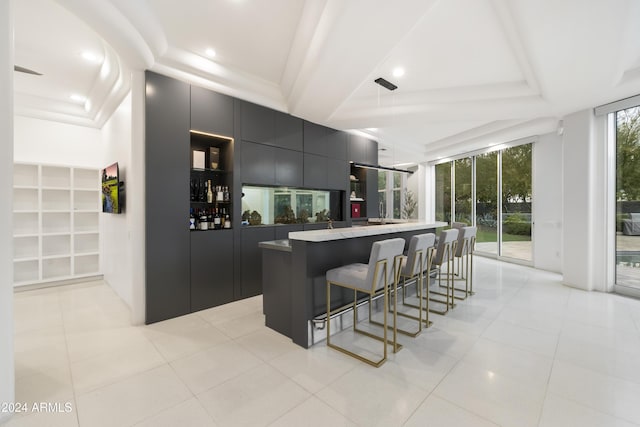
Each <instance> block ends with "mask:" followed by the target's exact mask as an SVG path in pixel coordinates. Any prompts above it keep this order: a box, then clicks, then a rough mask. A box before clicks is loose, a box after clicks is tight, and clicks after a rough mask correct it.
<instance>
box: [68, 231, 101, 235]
mask: <svg viewBox="0 0 640 427" xmlns="http://www.w3.org/2000/svg"><path fill="white" fill-rule="evenodd" d="M73 234H75V235H76V236H85V235H91V234H95V235H97V236H99V235H100V231H98V230H93V231H74V232H73Z"/></svg>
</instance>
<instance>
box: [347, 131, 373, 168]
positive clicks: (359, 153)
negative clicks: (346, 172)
mask: <svg viewBox="0 0 640 427" xmlns="http://www.w3.org/2000/svg"><path fill="white" fill-rule="evenodd" d="M367 141H368V140H367V139H366V138H364V137H362V136H360V135H352V134H349V151H348V156H347V160H350V161H352V162H358V163H368V162H367V160H368V156H367Z"/></svg>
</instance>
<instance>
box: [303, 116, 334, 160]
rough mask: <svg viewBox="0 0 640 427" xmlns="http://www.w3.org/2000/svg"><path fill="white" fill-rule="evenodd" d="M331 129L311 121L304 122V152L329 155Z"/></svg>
mask: <svg viewBox="0 0 640 427" xmlns="http://www.w3.org/2000/svg"><path fill="white" fill-rule="evenodd" d="M328 133H329V129H328V128H326V127H324V126H321V125H317V124H315V123H311V122H307V121H305V122H304V152H305V153H310V154H317V155H319V156H325V157H326V156H327V135H328Z"/></svg>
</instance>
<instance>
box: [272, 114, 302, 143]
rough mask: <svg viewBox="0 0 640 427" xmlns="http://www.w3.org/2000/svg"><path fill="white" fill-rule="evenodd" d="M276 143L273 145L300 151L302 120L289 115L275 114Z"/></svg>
mask: <svg viewBox="0 0 640 427" xmlns="http://www.w3.org/2000/svg"><path fill="white" fill-rule="evenodd" d="M275 116H276V142H275V145H276V146H278V147H280V148H287V149H289V150H296V151H302V150H303V143H302V119H299V118H297V117H293V116H291V115H289V114H285V113H280V112H277V111H276V112H275Z"/></svg>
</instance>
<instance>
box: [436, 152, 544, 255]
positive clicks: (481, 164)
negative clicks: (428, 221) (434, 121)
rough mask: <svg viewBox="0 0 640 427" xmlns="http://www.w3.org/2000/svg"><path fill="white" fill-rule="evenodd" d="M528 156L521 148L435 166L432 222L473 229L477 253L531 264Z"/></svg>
mask: <svg viewBox="0 0 640 427" xmlns="http://www.w3.org/2000/svg"><path fill="white" fill-rule="evenodd" d="M531 152H532V144H525V145H519V146H515V147H511V148H507V149H504V150H502V151H493V152H489V153H484V154H479V155H476V156H471V157H463V158H461V159H457V160H454V161H452V162H446V163H441V164H438V165H436V166H435V214H436V220H437V221H446V222H451V220H452V218H454V220H455V221H458V222H464V223H466V224H469V225H472V224H473V225H476V226H477V227H478V235H477V244H476V249H477V250H478V251H480V252H485V253H488V254H494V255H497V256H503V257H508V258H514V259H519V260H523V261H531V260H532V250H531V225H532V219H531V212H532V210H531V203H532V197H531V182H532V180H531V178H532V177H531ZM452 169H453V170H452ZM452 200H453V203H452V202H451V201H452Z"/></svg>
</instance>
